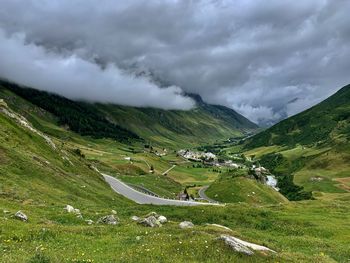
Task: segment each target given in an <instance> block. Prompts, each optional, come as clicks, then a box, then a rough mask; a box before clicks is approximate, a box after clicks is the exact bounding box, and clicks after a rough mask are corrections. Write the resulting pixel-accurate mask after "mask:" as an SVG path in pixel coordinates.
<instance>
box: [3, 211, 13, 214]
mask: <svg viewBox="0 0 350 263" xmlns="http://www.w3.org/2000/svg"><path fill="white" fill-rule="evenodd" d="M2 212H3V213H4V214H9V213H11V212H10V211H9V210H2Z"/></svg>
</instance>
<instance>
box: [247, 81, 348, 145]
mask: <svg viewBox="0 0 350 263" xmlns="http://www.w3.org/2000/svg"><path fill="white" fill-rule="evenodd" d="M349 139H350V85H347V86H345V87H343V88H342V89H340V90H339V91H338V92H337V93H335V94H334V95H333V96H331V97H329V98H328V99H326V100H325V101H323V102H321V103H319V104H318V105H316V106H314V107H312V108H310V109H308V110H306V111H304V112H301V113H299V114H297V115H295V116H293V117H290V118H288V119H286V120H283V121H281V122H279V123H278V124H276V125H274V126H273V127H271V128H269V129H267V130H265V131H263V132H261V133H259V134H258V135H256V136H254V137H253V138H251V139H250V140H249V141H248V143H247V145H246V146H247V147H248V148H257V147H261V146H269V145H282V146H295V145H296V144H302V145H316V144H317V145H322V144H325V143H333V142H335V143H337V142H339V143H342V142H344V141H346V142H347V141H348V140H349Z"/></svg>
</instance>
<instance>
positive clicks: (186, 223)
mask: <svg viewBox="0 0 350 263" xmlns="http://www.w3.org/2000/svg"><path fill="white" fill-rule="evenodd" d="M179 227H180V228H181V229H186V228H193V227H194V224H193V223H192V222H190V221H183V222H181V223H180V224H179Z"/></svg>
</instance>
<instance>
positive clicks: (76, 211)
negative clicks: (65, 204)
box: [73, 209, 81, 215]
mask: <svg viewBox="0 0 350 263" xmlns="http://www.w3.org/2000/svg"><path fill="white" fill-rule="evenodd" d="M73 213H74V214H77V215H80V214H81V213H80V210H79V209H74V211H73Z"/></svg>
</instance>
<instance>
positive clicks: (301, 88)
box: [0, 0, 350, 124]
mask: <svg viewBox="0 0 350 263" xmlns="http://www.w3.org/2000/svg"><path fill="white" fill-rule="evenodd" d="M349 10H350V1H348V0H329V1H326V0H307V1H295V0H293V1H291V0H284V1H281V0H269V1H266V0H255V1H250V0H240V1H239V0H235V1H233V0H232V1H214V0H211V1H210V0H207V1H190V0H183V1H176V0H168V1H166V0H144V1H141V0H138V1H132V0H128V1H114V0H99V1H96V0H74V1H72V0H1V9H0V77H2V78H8V79H10V80H14V81H17V82H19V83H21V84H25V85H30V86H33V87H35V88H38V89H44V90H48V91H53V92H56V93H59V94H61V95H64V96H67V97H69V98H72V99H84V100H89V101H99V102H112V103H118V104H125V105H132V106H152V107H159V108H165V109H185V110H187V109H190V108H191V107H193V106H194V104H193V101H191V99H189V98H188V97H184V96H183V95H182V94H183V92H191V93H198V94H200V95H201V96H202V97H203V99H204V100H205V101H207V102H209V103H215V104H221V105H225V106H228V107H231V108H233V109H235V110H237V111H238V112H240V113H242V114H243V115H245V116H246V117H248V118H250V119H251V120H252V121H255V122H257V123H260V124H267V123H273V122H276V121H278V120H280V119H281V118H285V117H287V116H290V115H293V114H295V113H297V112H300V111H302V110H304V109H306V108H308V107H310V106H311V105H314V104H315V103H317V102H319V101H321V100H322V99H324V98H326V97H327V96H329V95H330V94H332V93H334V92H335V91H336V90H337V89H339V88H340V87H342V86H344V85H346V84H348V83H350V72H349V69H350V15H349Z"/></svg>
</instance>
